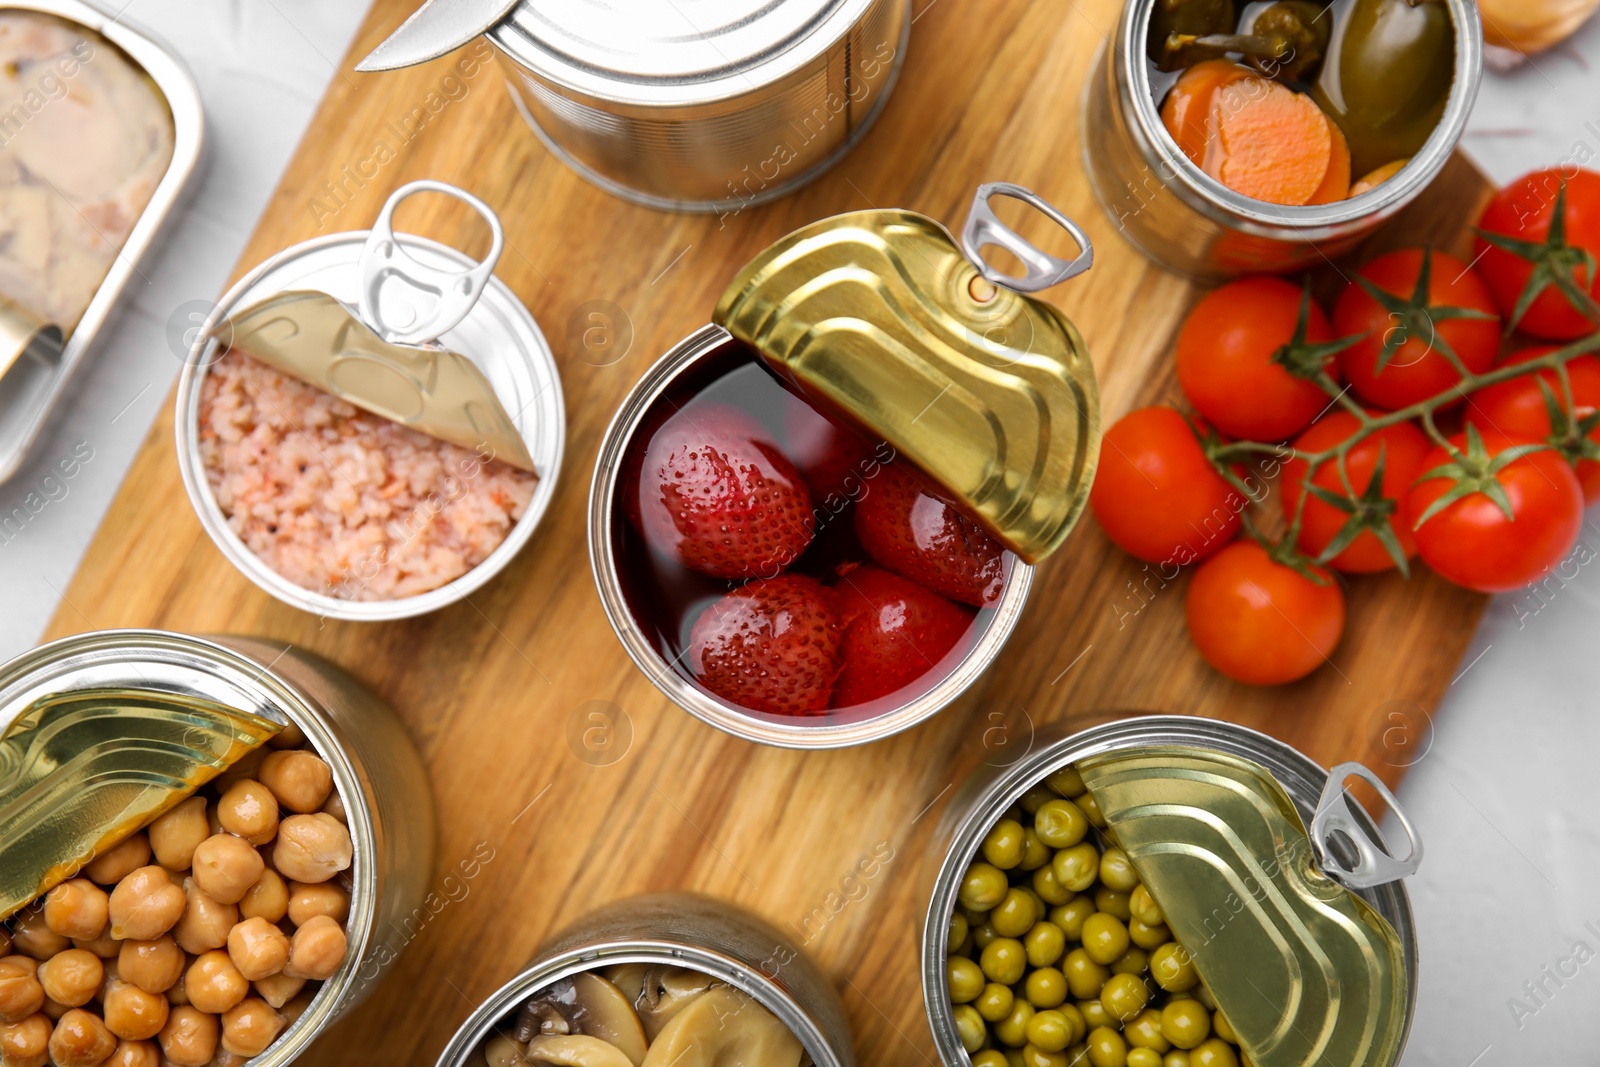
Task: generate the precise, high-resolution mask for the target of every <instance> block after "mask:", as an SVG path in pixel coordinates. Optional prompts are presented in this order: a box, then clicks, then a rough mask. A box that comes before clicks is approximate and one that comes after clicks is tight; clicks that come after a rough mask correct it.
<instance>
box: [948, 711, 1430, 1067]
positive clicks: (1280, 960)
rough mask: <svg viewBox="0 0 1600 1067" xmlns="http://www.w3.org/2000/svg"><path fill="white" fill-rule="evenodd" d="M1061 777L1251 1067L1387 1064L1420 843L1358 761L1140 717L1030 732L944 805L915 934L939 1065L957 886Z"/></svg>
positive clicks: (952, 1056)
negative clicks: (1363, 790)
mask: <svg viewBox="0 0 1600 1067" xmlns="http://www.w3.org/2000/svg"><path fill="white" fill-rule="evenodd" d="M1069 767H1071V768H1076V769H1077V770H1078V772H1079V778H1080V779H1081V780H1079V781H1077V782H1076V785H1077V790H1078V792H1079V794H1080V795H1081V794H1082V793H1083V792H1084V791H1085V790H1086V791H1087V793H1088V795H1089V798H1092V799H1093V800H1094V802H1095V804H1096V805H1097V806H1098V808H1099V812H1100V821H1099V822H1098V823H1096V822H1095V821H1094V820H1092V819H1091V820H1090V824H1091V829H1090V830H1089V832H1090V834H1096V833H1098V835H1099V836H1100V837H1102V838H1104V839H1105V841H1106V842H1107V843H1108V844H1113V843H1114V844H1115V845H1116V846H1117V847H1119V848H1120V849H1121V850H1122V851H1123V852H1124V853H1125V855H1126V856H1127V859H1128V860H1129V861H1130V862H1131V864H1132V867H1133V869H1134V871H1135V872H1136V873H1137V875H1138V877H1139V878H1140V880H1141V882H1142V884H1143V885H1144V886H1145V888H1146V890H1147V892H1148V893H1149V894H1150V895H1151V896H1152V897H1153V898H1154V901H1155V904H1156V905H1158V906H1159V908H1160V910H1161V912H1162V916H1161V919H1162V922H1163V923H1165V924H1166V925H1167V926H1168V927H1169V928H1170V935H1169V936H1170V937H1171V938H1172V939H1173V940H1174V941H1176V942H1177V944H1178V946H1180V948H1181V950H1182V953H1183V955H1184V957H1185V958H1186V959H1187V961H1189V963H1188V965H1189V966H1192V967H1193V969H1194V970H1195V971H1197V972H1198V977H1199V980H1200V981H1201V982H1203V983H1204V987H1205V989H1207V990H1209V995H1211V996H1212V997H1214V998H1215V1001H1216V1004H1215V1007H1216V1008H1217V1009H1218V1010H1220V1012H1222V1013H1225V1014H1226V1017H1227V1019H1228V1021H1229V1022H1230V1024H1231V1029H1232V1031H1233V1033H1234V1034H1235V1036H1236V1037H1238V1038H1239V1039H1240V1041H1239V1043H1240V1044H1242V1045H1244V1046H1245V1048H1244V1051H1245V1052H1246V1053H1247V1054H1248V1055H1249V1056H1250V1060H1251V1062H1252V1063H1254V1064H1256V1065H1258V1067H1287V1065H1300V1064H1306V1063H1339V1064H1360V1065H1362V1067H1392V1065H1393V1064H1395V1063H1396V1062H1398V1060H1399V1058H1400V1054H1401V1052H1402V1050H1403V1049H1404V1047H1405V1042H1406V1036H1407V1034H1408V1032H1409V1030H1410V1026H1411V1020H1412V1016H1413V1014H1414V1011H1415V1006H1416V986H1417V939H1416V927H1415V924H1414V922H1413V920H1412V915H1411V904H1410V900H1409V898H1408V896H1407V894H1406V890H1405V887H1404V885H1403V884H1402V881H1401V880H1402V879H1403V878H1404V877H1405V876H1407V875H1409V874H1412V873H1414V872H1415V871H1416V869H1417V866H1418V865H1419V863H1420V862H1421V859H1422V845H1421V842H1420V840H1419V839H1418V837H1417V835H1416V832H1415V830H1414V829H1413V828H1412V826H1411V824H1410V822H1409V821H1408V820H1407V819H1406V817H1405V815H1404V813H1403V812H1402V811H1401V810H1400V807H1399V804H1398V803H1397V802H1396V800H1395V798H1394V796H1393V795H1392V794H1391V793H1390V792H1389V790H1388V789H1387V788H1386V787H1385V786H1384V785H1383V784H1382V782H1380V781H1379V780H1378V779H1377V777H1376V776H1375V775H1373V774H1372V772H1371V771H1369V770H1367V769H1366V768H1365V767H1363V766H1361V765H1360V764H1357V763H1345V764H1341V765H1340V766H1338V767H1335V768H1334V769H1333V771H1332V772H1331V773H1330V772H1328V771H1325V770H1324V769H1323V768H1321V767H1319V766H1318V765H1317V764H1316V763H1315V762H1314V761H1312V760H1311V759H1309V758H1308V757H1306V756H1305V755H1303V754H1301V753H1300V752H1298V751H1296V750H1295V749H1294V748H1292V747H1290V746H1289V745H1286V744H1284V743H1283V742H1281V741H1277V740H1275V739H1273V738H1271V737H1268V736H1266V735H1265V734H1261V733H1257V732H1256V731H1254V730H1249V729H1246V728H1244V727H1241V726H1235V725H1233V724H1231V723H1227V722H1223V721H1220V720H1211V719H1200V718H1194V717H1190V716H1176V715H1153V716H1137V717H1132V718H1126V719H1119V720H1114V721H1110V722H1105V723H1102V724H1101V725H1098V726H1094V727H1091V728H1089V729H1087V730H1083V731H1081V732H1078V733H1074V734H1071V735H1070V736H1065V737H1063V736H1061V733H1060V732H1057V733H1056V734H1055V735H1054V736H1050V735H1048V734H1044V733H1041V735H1040V736H1039V738H1038V739H1037V740H1036V742H1035V744H1034V745H1033V747H1031V748H1030V749H1029V751H1028V752H1027V753H1025V754H1024V755H1023V756H1022V757H1020V758H1019V759H1017V760H1016V761H1015V762H1013V763H1011V764H1009V765H1006V766H995V765H990V766H986V767H985V768H983V769H981V770H980V771H979V772H977V773H975V774H974V775H973V776H972V777H971V778H970V779H969V780H968V781H967V782H966V783H965V784H964V785H963V786H962V787H961V788H960V789H959V790H958V791H957V793H956V795H955V796H954V797H953V798H952V800H951V802H950V805H949V806H948V808H947V809H946V811H945V814H944V816H943V818H942V819H941V822H940V826H939V829H938V831H937V832H936V834H935V841H936V842H938V843H939V844H940V845H942V846H943V848H944V849H945V851H944V854H943V856H942V859H941V861H940V864H939V867H938V870H937V874H936V875H935V877H934V883H933V895H932V900H931V901H930V902H929V905H928V914H927V919H926V922H925V925H924V927H923V935H922V986H923V1000H924V1003H925V1005H926V1007H927V1011H928V1021H929V1025H930V1026H931V1027H932V1030H933V1038H934V1044H935V1046H936V1047H937V1048H938V1051H939V1056H940V1059H941V1061H942V1062H943V1063H944V1064H946V1065H948V1067H966V1065H967V1064H968V1063H969V1062H970V1059H969V1054H968V1052H967V1050H966V1049H965V1048H964V1047H963V1045H962V1041H961V1038H960V1036H959V1034H958V1031H957V1026H956V1021H955V1018H954V1015H955V1011H954V1009H953V1007H952V1004H951V1001H950V991H949V984H948V982H949V979H948V973H949V972H948V970H947V959H948V957H949V955H950V953H951V952H952V951H954V948H953V946H952V945H951V944H950V933H951V919H952V915H953V914H955V912H956V908H957V904H958V902H959V899H960V895H961V892H962V883H963V880H964V878H965V876H966V874H967V872H968V869H969V867H970V866H971V865H972V864H974V863H975V862H977V861H979V860H982V859H984V856H983V855H981V854H980V850H981V849H982V847H983V846H984V843H985V839H986V837H987V836H988V834H989V832H990V830H991V828H992V827H994V825H995V824H996V823H997V822H998V821H999V820H1000V819H1001V818H1002V817H1005V816H1006V815H1007V813H1008V812H1011V813H1012V814H1013V815H1015V813H1016V812H1017V811H1022V810H1031V809H1024V808H1023V807H1022V806H1021V805H1022V804H1023V801H1024V797H1025V795H1026V794H1028V793H1029V792H1030V791H1032V790H1037V789H1042V788H1043V787H1044V785H1045V782H1046V780H1047V779H1051V777H1052V776H1053V775H1055V774H1056V773H1057V772H1061V771H1064V770H1066V769H1067V768H1069ZM1351 777H1359V778H1361V779H1363V780H1365V781H1366V782H1367V783H1368V784H1369V785H1371V786H1372V787H1373V788H1374V789H1375V790H1376V791H1377V792H1378V794H1379V795H1380V796H1381V797H1382V798H1383V799H1384V801H1385V802H1386V803H1387V804H1388V805H1389V808H1390V811H1391V812H1392V813H1393V815H1394V816H1395V819H1396V821H1397V822H1398V823H1399V825H1400V827H1401V828H1402V829H1403V831H1404V832H1405V834H1406V837H1407V838H1408V844H1409V849H1408V851H1407V853H1406V855H1404V856H1399V857H1396V856H1394V855H1391V854H1390V851H1389V848H1388V845H1387V844H1386V843H1385V840H1384V838H1383V835H1382V834H1381V833H1380V831H1379V830H1378V827H1377V825H1376V824H1375V822H1374V821H1373V819H1372V818H1371V817H1370V816H1369V815H1368V814H1367V813H1366V811H1365V810H1364V809H1363V808H1362V807H1361V806H1360V805H1359V804H1358V803H1356V802H1355V800H1354V799H1352V798H1351V797H1350V794H1349V792H1348V790H1347V788H1346V785H1345V783H1346V781H1347V780H1348V779H1349V778H1351ZM1037 795H1042V794H1037ZM1052 795H1055V796H1060V795H1064V794H1061V793H1059V792H1055V793H1053V794H1052ZM1102 823H1103V824H1104V827H1103V828H1102V829H1100V830H1098V831H1096V830H1095V829H1093V828H1092V827H1094V826H1098V825H1100V824H1102ZM1306 827H1309V832H1308V831H1307V829H1306ZM1060 854H1061V853H1057V855H1060ZM1044 869H1045V870H1050V869H1051V866H1050V864H1048V863H1047V864H1046V865H1045V867H1044ZM1082 892H1084V893H1087V890H1083V891H1082ZM1096 907H1098V903H1097V904H1096ZM1069 947H1070V946H1069ZM1152 958H1154V957H1152ZM1129 973H1132V972H1129ZM1149 980H1150V979H1148V978H1147V979H1146V981H1147V982H1148V981H1149ZM1156 981H1158V982H1159V981H1160V978H1159V977H1158V978H1157V979H1156ZM1163 988H1165V987H1163ZM1156 992H1157V993H1159V992H1160V990H1157V991H1156ZM1193 992H1194V990H1193V989H1192V988H1191V989H1190V990H1188V991H1187V992H1185V993H1183V994H1174V996H1179V995H1183V996H1188V995H1190V994H1191V993H1193ZM1113 1025H1115V1024H1114V1023H1113ZM1080 1038H1081V1035H1080ZM1230 1040H1231V1039H1230Z"/></svg>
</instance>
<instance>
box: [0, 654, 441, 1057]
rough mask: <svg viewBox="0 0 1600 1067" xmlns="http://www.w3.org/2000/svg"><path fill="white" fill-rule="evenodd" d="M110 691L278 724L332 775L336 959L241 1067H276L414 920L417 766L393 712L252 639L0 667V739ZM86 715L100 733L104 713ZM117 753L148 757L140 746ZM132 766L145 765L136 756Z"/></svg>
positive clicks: (421, 825) (370, 973)
mask: <svg viewBox="0 0 1600 1067" xmlns="http://www.w3.org/2000/svg"><path fill="white" fill-rule="evenodd" d="M119 691H120V692H127V693H134V694H142V695H144V696H147V697H150V698H153V699H156V700H159V699H161V698H163V697H165V698H170V699H174V700H180V701H184V700H190V701H203V702H212V703H214V704H216V705H221V706H225V707H227V708H231V709H237V710H238V711H240V712H244V713H253V714H255V715H258V716H259V717H260V718H261V719H262V720H265V721H274V722H278V723H284V722H287V723H288V724H290V725H292V726H294V727H297V728H298V729H299V731H300V732H301V733H302V734H303V735H304V737H305V740H306V742H307V743H308V744H309V746H310V748H311V749H312V750H313V751H314V752H315V753H316V754H317V755H318V756H319V757H321V759H322V760H323V761H324V762H325V763H326V764H327V766H328V768H329V770H330V771H331V772H332V787H333V790H334V791H335V793H336V795H337V796H338V798H339V799H340V801H341V802H342V813H343V816H344V820H345V825H346V827H347V829H348V831H349V836H350V841H351V845H352V856H351V861H350V864H349V867H348V868H347V869H346V871H345V872H344V873H343V874H342V875H340V878H341V880H342V879H343V878H344V877H345V876H346V875H347V876H348V877H349V885H348V886H347V887H345V888H346V889H347V890H348V893H349V915H348V918H347V919H346V921H345V938H346V946H347V947H346V952H345V956H344V959H343V962H342V963H340V964H339V965H338V969H337V970H336V971H334V972H333V973H332V974H331V975H330V976H329V977H328V978H327V979H326V980H324V981H323V982H322V985H321V987H320V988H319V989H318V990H317V992H316V994H315V996H314V997H313V999H312V1000H311V1003H310V1004H309V1006H307V1007H306V1008H305V1010H304V1012H303V1013H302V1014H300V1016H299V1017H298V1018H297V1019H295V1020H294V1021H293V1022H292V1023H290V1024H289V1025H288V1026H286V1027H285V1028H284V1029H283V1030H282V1032H281V1033H279V1034H278V1035H277V1036H276V1038H275V1039H273V1041H272V1043H271V1044H270V1046H268V1047H267V1048H265V1049H264V1050H263V1051H261V1052H260V1054H259V1055H257V1056H256V1057H255V1058H254V1059H252V1060H251V1062H252V1063H254V1064H257V1065H258V1067H283V1065H284V1064H287V1063H289V1062H290V1061H292V1060H294V1059H295V1058H296V1057H297V1056H299V1055H300V1054H301V1053H302V1052H304V1051H305V1050H306V1048H307V1047H309V1046H310V1045H311V1043H312V1042H313V1041H315V1040H316V1039H317V1037H318V1036H319V1035H320V1034H322V1033H323V1032H324V1031H325V1030H327V1028H328V1027H329V1026H330V1025H331V1024H332V1023H333V1021H334V1020H335V1019H336V1018H338V1017H339V1016H340V1015H341V1014H342V1013H343V1012H344V1011H345V1010H347V1009H348V1008H350V1007H352V1006H354V1005H355V1004H357V1003H359V1002H360V1001H361V1000H362V999H364V998H365V997H366V995H367V994H368V993H369V992H370V991H371V989H372V987H373V986H374V985H375V984H376V982H377V980H378V979H379V978H380V977H382V976H383V974H384V973H385V972H386V971H387V969H388V964H389V963H390V962H392V961H393V960H394V959H395V958H396V956H397V955H398V954H399V952H400V951H401V950H402V949H404V947H405V945H406V942H407V940H408V938H407V937H406V935H405V933H404V926H403V921H404V920H405V919H406V918H407V917H409V916H410V915H411V914H412V913H413V912H414V911H418V910H419V909H421V907H422V902H423V897H424V895H425V894H426V891H427V887H428V884H429V880H430V879H431V877H432V874H433V857H434V813H433V798H432V793H431V791H430V789H429V786H428V779H427V774H426V772H425V771H424V769H423V766H422V760H421V758H420V757H419V756H418V754H417V750H416V748H415V746H414V745H413V744H412V741H411V738H410V737H409V736H408V735H407V733H406V731H405V728H404V727H403V726H402V725H401V724H400V721H399V720H398V719H397V718H396V717H395V715H394V712H393V711H391V710H390V709H389V707H388V706H387V705H385V704H384V703H383V702H382V701H380V700H379V699H378V697H376V696H375V695H374V694H373V693H372V692H370V691H369V690H368V689H366V688H365V687H364V686H363V685H362V684H361V683H359V682H358V681H356V680H355V679H354V678H352V677H351V676H350V675H348V674H346V673H345V672H344V671H342V670H340V669H339V668H338V667H336V666H334V665H333V664H331V663H329V662H327V661H326V660H324V659H321V658H320V657H318V656H315V655H313V654H311V653H309V652H306V651H304V650H302V649H299V648H296V647H295V646H293V645H288V644H285V643H283V642H269V641H266V640H263V639H261V638H255V637H245V636H235V635H222V636H213V637H191V636H188V635H186V634H179V633H171V632H166V631H160V630H104V631H99V632H91V633H85V634H79V635H77V636H74V637H66V638H62V639H61V640H58V641H54V642H51V643H49V644H46V645H42V646H40V647H39V648H36V649H34V650H32V651H31V652H26V653H23V654H22V655H20V656H18V657H16V658H15V659H13V660H11V661H10V662H9V663H6V664H4V665H0V733H3V732H4V731H5V730H6V729H7V728H8V727H9V726H10V725H11V724H12V723H13V722H14V721H15V720H16V719H17V717H18V716H19V715H21V714H22V713H24V712H26V711H27V710H28V709H29V708H30V707H33V706H34V705H36V703H37V702H38V701H40V700H41V699H43V698H49V697H56V696H61V695H71V694H74V693H90V692H119ZM97 714H98V715H99V717H100V719H101V721H102V723H103V722H104V720H105V713H104V712H103V711H102V712H99V713H97ZM113 721H114V720H113ZM100 732H101V733H102V734H103V735H104V736H103V738H102V741H101V742H100V743H99V744H98V745H97V746H96V749H95V752H96V755H95V761H96V762H95V766H96V767H97V768H98V769H99V772H100V773H99V774H98V775H97V776H96V779H95V781H94V783H93V785H92V786H90V785H88V784H87V783H86V785H85V788H93V789H104V788H105V785H106V779H107V778H109V777H111V774H110V769H111V767H112V765H113V764H115V763H116V762H117V761H118V760H119V759H120V758H121V757H119V756H117V755H116V754H115V749H116V748H117V736H116V735H115V734H114V733H108V732H107V731H106V730H105V729H101V730H100ZM129 747H130V748H146V749H148V743H147V742H143V741H141V742H139V743H138V744H135V745H131V746H129ZM132 755H133V757H136V758H145V759H148V758H151V757H150V753H149V752H148V751H147V752H146V754H145V755H144V756H143V757H140V756H139V753H138V752H134V753H133V754H132ZM4 764H5V761H4V760H0V766H3V765H4ZM10 769H11V770H15V768H14V767H11V768H10ZM129 769H130V770H132V769H135V768H131V767H130V768H129ZM63 770H64V771H67V770H70V769H69V768H63ZM151 780H154V779H153V778H152V779H151Z"/></svg>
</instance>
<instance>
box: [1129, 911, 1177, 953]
mask: <svg viewBox="0 0 1600 1067" xmlns="http://www.w3.org/2000/svg"><path fill="white" fill-rule="evenodd" d="M1128 940H1130V941H1132V942H1133V943H1134V944H1135V945H1138V946H1139V947H1140V948H1142V949H1148V950H1150V951H1154V950H1156V949H1158V948H1160V947H1161V946H1162V945H1164V944H1166V943H1167V942H1168V941H1171V940H1172V931H1171V930H1168V929H1167V928H1166V926H1165V925H1161V926H1147V925H1146V924H1144V923H1142V922H1140V921H1139V920H1138V919H1129V920H1128Z"/></svg>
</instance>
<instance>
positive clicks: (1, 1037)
mask: <svg viewBox="0 0 1600 1067" xmlns="http://www.w3.org/2000/svg"><path fill="white" fill-rule="evenodd" d="M53 1029H54V1027H52V1026H51V1025H50V1020H49V1019H46V1018H45V1017H44V1016H43V1015H30V1016H28V1017H27V1018H26V1019H22V1020H19V1021H18V1022H14V1023H7V1024H6V1025H4V1026H0V1063H4V1064H5V1065H6V1067H45V1064H47V1063H49V1062H50V1031H51V1030H53Z"/></svg>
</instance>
